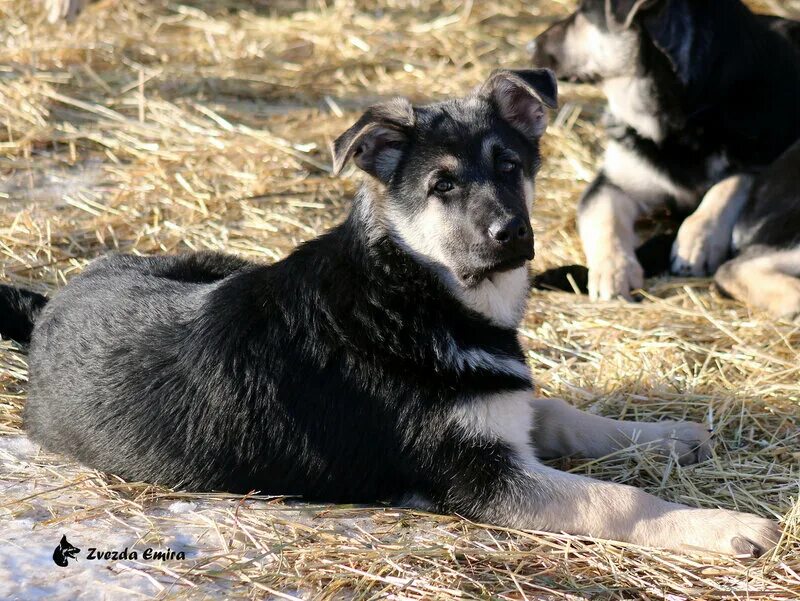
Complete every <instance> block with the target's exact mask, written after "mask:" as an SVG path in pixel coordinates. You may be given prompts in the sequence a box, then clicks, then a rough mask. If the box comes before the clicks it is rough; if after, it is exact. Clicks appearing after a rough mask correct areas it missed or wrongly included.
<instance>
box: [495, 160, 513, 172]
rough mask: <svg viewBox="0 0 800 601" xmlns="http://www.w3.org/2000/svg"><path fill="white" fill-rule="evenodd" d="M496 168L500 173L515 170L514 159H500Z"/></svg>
mask: <svg viewBox="0 0 800 601" xmlns="http://www.w3.org/2000/svg"><path fill="white" fill-rule="evenodd" d="M497 170H498V171H499V172H500V173H513V172H514V171H516V170H517V164H516V163H515V162H514V161H500V162H499V163H498V164H497Z"/></svg>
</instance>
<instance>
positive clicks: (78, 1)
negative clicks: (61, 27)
mask: <svg viewBox="0 0 800 601" xmlns="http://www.w3.org/2000/svg"><path fill="white" fill-rule="evenodd" d="M89 1H90V0H45V3H46V6H47V20H48V21H50V22H51V23H56V22H57V21H60V20H62V19H64V20H66V21H72V20H73V19H74V18H75V17H77V16H78V14H79V13H80V12H81V11H82V10H83V9H84V7H85V6H86V5H87V4H89Z"/></svg>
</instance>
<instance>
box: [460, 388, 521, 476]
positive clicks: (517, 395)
mask: <svg viewBox="0 0 800 601" xmlns="http://www.w3.org/2000/svg"><path fill="white" fill-rule="evenodd" d="M452 419H453V421H454V422H455V423H456V424H457V425H458V426H459V427H460V428H462V429H463V431H464V433H465V435H466V436H467V437H469V438H480V439H482V440H490V441H497V442H503V443H505V444H507V445H508V446H509V447H511V448H512V449H514V450H515V451H516V452H517V453H518V455H519V458H520V459H521V460H523V461H524V462H526V463H527V462H528V461H531V460H535V459H534V453H533V447H532V446H531V442H530V441H531V434H530V432H531V428H532V427H533V391H532V390H530V389H527V390H519V391H515V392H506V393H499V394H494V395H486V396H481V397H478V398H475V399H473V400H471V401H469V402H466V403H464V404H463V405H461V406H459V407H458V408H457V409H455V410H454V411H453V415H452Z"/></svg>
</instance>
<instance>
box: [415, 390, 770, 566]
mask: <svg viewBox="0 0 800 601" xmlns="http://www.w3.org/2000/svg"><path fill="white" fill-rule="evenodd" d="M524 400H525V395H524V394H522V393H521V394H518V395H515V396H514V397H513V398H512V399H507V400H506V401H505V402H495V403H479V404H477V405H475V406H473V407H466V408H463V407H462V408H461V409H460V410H459V411H458V412H457V413H456V414H454V415H455V418H456V419H455V420H454V426H455V428H456V430H455V431H454V432H453V433H452V434H453V435H452V436H445V437H442V436H441V435H439V436H437V437H436V438H437V439H438V440H441V441H442V442H441V446H440V447H439V456H438V460H437V461H435V462H433V463H431V462H428V465H430V466H431V468H432V471H430V473H427V472H426V474H427V477H428V482H430V483H431V486H430V488H429V489H428V492H429V493H432V499H433V500H434V503H435V504H436V505H437V506H439V507H440V508H442V509H444V510H445V511H454V512H456V513H459V514H461V515H465V516H467V517H470V518H472V519H476V520H479V521H482V522H486V523H492V524H498V525H501V526H506V527H511V528H525V529H533V530H545V531H550V532H567V533H569V534H577V535H588V536H593V537H597V538H603V539H611V540H619V541H626V542H631V543H634V544H638V545H645V546H652V547H662V548H667V549H674V550H683V551H686V550H691V549H695V550H697V549H705V550H709V551H717V552H721V553H727V554H732V555H735V554H753V555H758V554H760V553H763V552H764V551H765V550H766V549H768V548H770V547H771V546H773V545H774V544H775V543H776V541H777V539H778V536H779V530H778V527H777V525H776V524H775V523H774V522H772V521H770V520H766V519H763V518H760V517H758V516H755V515H749V514H744V513H737V512H732V511H723V510H714V509H691V508H689V507H686V506H684V505H679V504H677V503H669V502H667V501H662V500H661V499H658V498H656V497H654V496H652V495H649V494H647V493H645V492H643V491H641V490H638V489H636V488H633V487H631V486H622V485H619V484H612V483H609V482H601V481H598V480H593V479H591V478H586V477H584V476H578V475H575V474H568V473H564V472H561V471H558V470H556V469H553V468H550V467H547V466H545V465H543V464H542V463H541V462H539V460H538V459H536V457H535V455H534V453H533V450H532V448H531V446H530V444H528V442H527V431H528V428H527V427H526V426H525V424H524V423H522V424H521V421H522V420H521V418H523V417H525V415H526V411H525V407H526V404H525V402H524ZM528 408H530V406H529V405H528ZM527 417H528V419H530V418H531V416H530V413H529V412H527ZM559 420H560V418H555V421H559ZM528 423H530V422H528ZM437 470H440V471H439V473H436V471H437ZM442 486H444V488H442ZM426 494H428V493H426Z"/></svg>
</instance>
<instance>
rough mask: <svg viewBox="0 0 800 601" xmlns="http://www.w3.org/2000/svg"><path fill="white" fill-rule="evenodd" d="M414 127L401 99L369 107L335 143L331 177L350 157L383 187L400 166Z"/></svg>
mask: <svg viewBox="0 0 800 601" xmlns="http://www.w3.org/2000/svg"><path fill="white" fill-rule="evenodd" d="M413 126H414V110H413V108H412V107H411V103H409V102H408V100H406V99H404V98H396V99H394V100H390V101H389V102H386V103H383V104H376V105H374V106H371V107H370V108H368V109H367V111H366V112H365V113H364V114H363V115H362V116H361V118H360V119H359V120H358V121H356V122H355V124H354V125H353V126H352V127H351V128H350V129H348V130H347V131H346V132H344V133H343V134H342V135H341V136H339V137H338V138H336V140H335V141H334V143H333V173H334V175H338V174H339V173H340V172H341V171H342V169H343V168H344V166H345V164H346V163H347V161H348V160H349V159H350V158H351V157H352V159H353V162H355V164H356V165H358V167H359V168H360V169H363V170H364V171H366V172H367V173H369V174H370V175H373V176H374V177H377V178H378V179H379V180H381V181H382V182H384V183H386V182H387V181H388V180H389V178H391V176H392V174H393V173H394V171H395V169H396V168H397V165H398V163H399V162H400V158H401V157H402V154H403V147H404V146H405V145H406V143H407V142H408V136H409V133H410V129H411V128H412V127H413Z"/></svg>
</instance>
